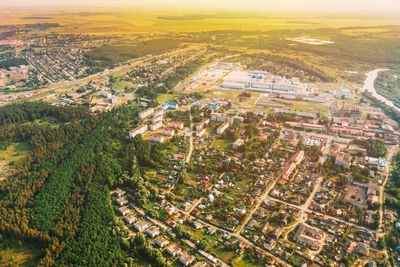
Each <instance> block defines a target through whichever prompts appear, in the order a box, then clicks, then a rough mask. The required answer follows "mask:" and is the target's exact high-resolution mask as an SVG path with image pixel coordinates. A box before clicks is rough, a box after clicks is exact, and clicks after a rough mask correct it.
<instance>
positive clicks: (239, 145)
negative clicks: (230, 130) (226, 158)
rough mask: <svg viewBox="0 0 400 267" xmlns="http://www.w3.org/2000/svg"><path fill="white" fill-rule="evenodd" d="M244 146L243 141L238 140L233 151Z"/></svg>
mask: <svg viewBox="0 0 400 267" xmlns="http://www.w3.org/2000/svg"><path fill="white" fill-rule="evenodd" d="M243 144H244V140H243V139H240V138H239V139H236V141H235V142H234V143H233V144H232V149H234V150H237V149H239V147H241V146H242V145H243Z"/></svg>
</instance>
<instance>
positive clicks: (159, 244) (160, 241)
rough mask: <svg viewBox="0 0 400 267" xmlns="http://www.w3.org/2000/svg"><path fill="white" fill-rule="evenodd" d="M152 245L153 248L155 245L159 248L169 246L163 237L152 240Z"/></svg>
mask: <svg viewBox="0 0 400 267" xmlns="http://www.w3.org/2000/svg"><path fill="white" fill-rule="evenodd" d="M152 244H153V246H154V245H155V246H157V247H159V248H163V247H165V246H166V245H168V244H169V241H168V240H167V239H165V238H164V237H163V236H158V237H156V238H155V239H154V240H153V242H152Z"/></svg>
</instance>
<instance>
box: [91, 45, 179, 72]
mask: <svg viewBox="0 0 400 267" xmlns="http://www.w3.org/2000/svg"><path fill="white" fill-rule="evenodd" d="M181 43H182V40H179V39H170V38H168V39H152V40H149V41H143V42H138V43H135V44H130V45H128V44H126V45H108V46H101V47H96V48H94V49H93V50H91V51H90V52H88V53H86V55H85V57H86V63H87V64H88V65H89V66H91V67H110V66H112V65H113V64H115V63H118V62H122V61H126V60H129V59H132V58H138V57H142V56H145V55H149V54H159V53H163V52H166V51H168V50H171V49H174V48H178V47H179V45H180V44H181Z"/></svg>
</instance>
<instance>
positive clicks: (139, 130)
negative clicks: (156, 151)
mask: <svg viewBox="0 0 400 267" xmlns="http://www.w3.org/2000/svg"><path fill="white" fill-rule="evenodd" d="M145 132H147V125H141V126H139V127H136V128H135V129H133V130H131V131H130V132H129V137H131V138H134V137H135V136H136V135H138V134H144V133H145Z"/></svg>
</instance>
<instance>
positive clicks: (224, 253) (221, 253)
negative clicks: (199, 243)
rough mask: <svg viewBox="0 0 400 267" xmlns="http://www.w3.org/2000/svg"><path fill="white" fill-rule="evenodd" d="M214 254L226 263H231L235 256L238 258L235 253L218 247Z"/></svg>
mask: <svg viewBox="0 0 400 267" xmlns="http://www.w3.org/2000/svg"><path fill="white" fill-rule="evenodd" d="M212 252H213V253H215V255H216V256H217V257H218V258H219V259H221V260H223V261H224V262H229V261H230V260H231V259H232V258H233V257H234V256H236V254H235V252H234V251H232V250H229V249H226V248H223V247H217V248H216V249H215V250H213V251H212Z"/></svg>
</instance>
